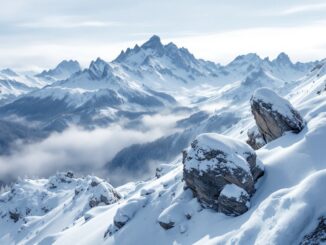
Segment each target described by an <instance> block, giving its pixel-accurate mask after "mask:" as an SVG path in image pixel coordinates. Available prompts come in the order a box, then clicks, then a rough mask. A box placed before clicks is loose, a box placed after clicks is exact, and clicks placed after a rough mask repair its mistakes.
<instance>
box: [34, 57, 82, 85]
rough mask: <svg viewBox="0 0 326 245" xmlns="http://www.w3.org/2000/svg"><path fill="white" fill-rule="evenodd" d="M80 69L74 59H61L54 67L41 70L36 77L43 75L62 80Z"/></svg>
mask: <svg viewBox="0 0 326 245" xmlns="http://www.w3.org/2000/svg"><path fill="white" fill-rule="evenodd" d="M80 70H81V67H80V64H79V63H78V61H76V60H63V61H61V62H60V63H59V64H58V65H57V66H56V67H55V68H54V69H50V70H45V71H42V72H41V73H40V74H37V75H36V77H43V78H48V79H54V80H64V79H67V78H69V77H70V76H71V75H72V74H74V73H76V72H79V71H80Z"/></svg>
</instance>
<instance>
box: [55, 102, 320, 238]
mask: <svg viewBox="0 0 326 245" xmlns="http://www.w3.org/2000/svg"><path fill="white" fill-rule="evenodd" d="M319 102H320V103H322V104H323V105H324V106H326V104H325V97H323V98H320V100H319ZM322 111H323V112H322ZM322 111H321V112H320V113H319V115H318V116H315V117H313V118H311V119H310V120H308V123H307V126H306V129H305V130H304V131H302V132H301V133H300V134H298V135H294V134H288V135H285V136H283V137H281V138H279V139H277V140H275V141H273V142H271V143H269V144H267V145H266V146H265V147H263V148H262V149H260V150H259V151H257V154H258V158H259V159H260V160H261V161H262V162H263V163H264V165H265V176H264V177H262V180H261V181H260V182H259V183H258V185H259V188H258V191H257V192H256V193H255V194H254V196H253V199H252V203H251V208H250V209H249V211H248V212H247V213H245V214H243V215H241V216H239V217H236V218H234V217H227V216H224V215H222V214H219V213H214V212H213V211H211V210H208V209H202V208H201V207H200V206H199V205H198V203H197V200H196V199H193V197H192V195H191V194H190V193H189V192H188V191H184V189H183V188H184V183H183V181H182V165H181V163H180V162H179V161H180V160H179V161H177V162H176V163H175V164H174V167H172V168H173V170H167V171H168V172H167V173H166V174H165V175H163V176H162V177H160V178H158V179H156V180H155V179H154V180H151V181H149V182H147V183H146V182H145V183H138V184H135V186H133V185H131V184H128V185H126V186H125V187H121V189H128V188H130V189H129V193H130V194H127V195H125V201H124V202H123V203H121V204H119V208H123V207H124V205H128V202H130V200H138V201H140V200H141V199H142V196H141V193H146V191H145V190H155V191H150V192H149V193H150V194H148V195H145V197H146V200H147V201H146V202H145V204H144V205H141V206H143V207H142V208H138V209H137V210H135V211H134V212H133V214H132V216H130V220H129V221H128V222H127V223H126V224H125V225H124V226H123V227H122V228H121V229H119V230H114V229H113V228H112V226H111V227H110V224H113V223H114V220H115V212H116V211H115V210H113V209H110V210H108V211H107V212H105V213H103V214H101V215H99V216H98V217H95V218H94V219H93V220H92V222H90V223H89V224H87V223H86V224H84V225H82V224H80V225H78V226H75V227H73V228H72V229H70V230H67V231H65V232H63V234H62V236H60V237H59V239H58V240H57V244H65V243H71V242H73V241H75V237H78V236H80V235H81V234H83V233H86V231H87V230H89V229H91V227H100V228H99V229H98V230H96V231H94V233H92V234H89V235H87V236H86V237H85V240H83V242H84V244H92V243H105V244H116V243H118V244H131V243H132V242H133V241H141V242H142V244H153V243H155V244H172V243H179V244H193V243H196V244H266V241H269V242H270V243H269V244H297V243H299V242H300V241H301V240H302V239H303V238H304V236H305V235H307V234H309V233H311V232H312V231H313V230H314V229H315V227H316V226H317V225H318V222H319V221H318V218H320V217H322V216H325V215H326V209H325V205H324V204H325V203H326V199H325V196H324V195H322V194H321V192H322V188H321V186H324V185H325V183H326V172H325V171H326V170H325V169H326V165H325V159H324V157H323V147H322V145H323V143H322V142H323V139H324V138H325V137H326V114H325V107H324V108H323V110H322ZM172 166H173V165H172ZM118 189H119V188H118ZM141 190H144V191H141ZM162 215H164V217H166V215H168V219H169V220H171V221H173V222H174V223H175V226H174V228H172V229H169V230H167V231H166V230H164V229H163V228H162V227H161V226H160V225H159V224H158V220H160V219H162ZM160 217H161V218H160ZM187 217H188V218H187ZM189 217H190V218H189ZM164 219H166V218H164ZM271 227H273V228H272V229H271ZM107 229H108V230H107ZM108 232H109V233H110V234H111V236H109V235H107V236H106V237H104V234H106V233H107V234H108Z"/></svg>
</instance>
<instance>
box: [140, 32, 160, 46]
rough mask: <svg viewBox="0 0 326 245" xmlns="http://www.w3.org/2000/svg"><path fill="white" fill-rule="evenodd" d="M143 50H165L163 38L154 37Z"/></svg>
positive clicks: (146, 43) (145, 44)
mask: <svg viewBox="0 0 326 245" xmlns="http://www.w3.org/2000/svg"><path fill="white" fill-rule="evenodd" d="M141 48H143V49H160V48H163V45H162V43H161V38H160V37H159V36H157V35H153V36H152V37H151V38H150V39H149V40H148V41H147V42H145V43H144V44H143V45H142V46H141Z"/></svg>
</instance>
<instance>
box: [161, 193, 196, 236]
mask: <svg viewBox="0 0 326 245" xmlns="http://www.w3.org/2000/svg"><path fill="white" fill-rule="evenodd" d="M198 210H200V206H199V204H198V202H197V200H196V199H194V198H193V197H192V193H191V191H190V190H185V192H183V193H182V194H181V196H180V198H178V199H177V200H176V201H175V202H173V203H172V204H171V205H170V206H168V207H167V208H165V209H164V210H163V211H162V212H161V214H160V215H159V217H158V218H157V221H158V223H159V224H160V226H161V227H162V228H164V229H165V230H168V229H171V228H173V227H174V226H175V225H176V224H179V229H180V232H181V233H184V232H185V229H186V225H185V223H186V221H187V220H190V219H191V218H192V216H193V215H194V214H195V213H196V212H198Z"/></svg>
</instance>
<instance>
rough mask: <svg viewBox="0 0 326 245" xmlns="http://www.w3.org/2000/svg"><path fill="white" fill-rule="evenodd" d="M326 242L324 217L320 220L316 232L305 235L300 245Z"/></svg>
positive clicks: (325, 219) (325, 221)
mask: <svg viewBox="0 0 326 245" xmlns="http://www.w3.org/2000/svg"><path fill="white" fill-rule="evenodd" d="M325 242H326V218H325V217H324V216H322V217H320V218H319V223H318V225H317V227H316V228H315V230H314V231H312V232H311V233H310V234H308V235H305V236H304V238H303V240H302V241H301V243H300V245H314V244H322V243H325Z"/></svg>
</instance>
